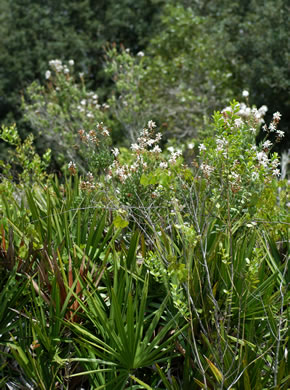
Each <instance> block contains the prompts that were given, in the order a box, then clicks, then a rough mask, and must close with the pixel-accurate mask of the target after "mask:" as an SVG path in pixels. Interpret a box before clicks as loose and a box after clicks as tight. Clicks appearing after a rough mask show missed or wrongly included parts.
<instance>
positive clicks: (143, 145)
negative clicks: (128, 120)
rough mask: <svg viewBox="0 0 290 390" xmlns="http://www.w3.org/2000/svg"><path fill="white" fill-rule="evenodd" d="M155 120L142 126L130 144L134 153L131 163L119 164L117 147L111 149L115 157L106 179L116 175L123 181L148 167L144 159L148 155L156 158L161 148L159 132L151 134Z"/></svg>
mask: <svg viewBox="0 0 290 390" xmlns="http://www.w3.org/2000/svg"><path fill="white" fill-rule="evenodd" d="M155 127H156V124H155V122H153V121H149V122H148V124H147V128H144V129H143V130H142V131H141V133H140V136H139V137H138V139H137V142H136V143H133V144H132V145H131V150H132V152H133V153H134V155H135V158H134V162H133V163H132V164H121V163H120V162H119V160H118V158H117V157H118V155H119V150H118V149H117V148H113V149H112V154H113V155H114V157H115V159H114V161H113V164H112V165H111V166H110V167H109V169H108V174H107V179H108V180H110V179H111V178H112V176H117V178H118V179H119V180H120V182H121V183H124V182H125V181H126V180H127V179H129V178H131V177H132V175H133V174H135V173H136V172H143V171H144V170H146V169H147V168H148V162H147V161H146V160H147V158H148V156H149V155H155V158H158V156H159V155H160V153H161V152H162V151H161V148H160V147H159V145H158V142H159V141H160V140H161V137H162V135H161V133H157V134H156V135H155V136H154V134H153V132H154V128H155Z"/></svg>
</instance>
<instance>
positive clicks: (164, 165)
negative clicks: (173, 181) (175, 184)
mask: <svg viewBox="0 0 290 390" xmlns="http://www.w3.org/2000/svg"><path fill="white" fill-rule="evenodd" d="M159 167H160V168H163V169H166V168H168V164H167V163H166V162H161V163H160V164H159Z"/></svg>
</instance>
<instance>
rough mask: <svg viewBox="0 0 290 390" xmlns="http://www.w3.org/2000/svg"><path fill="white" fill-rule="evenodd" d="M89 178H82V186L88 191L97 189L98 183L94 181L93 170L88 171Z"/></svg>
mask: <svg viewBox="0 0 290 390" xmlns="http://www.w3.org/2000/svg"><path fill="white" fill-rule="evenodd" d="M86 179H87V180H82V181H81V183H80V188H81V189H82V190H86V191H93V190H95V189H96V184H95V183H94V176H93V174H92V173H91V172H88V173H87V177H86Z"/></svg>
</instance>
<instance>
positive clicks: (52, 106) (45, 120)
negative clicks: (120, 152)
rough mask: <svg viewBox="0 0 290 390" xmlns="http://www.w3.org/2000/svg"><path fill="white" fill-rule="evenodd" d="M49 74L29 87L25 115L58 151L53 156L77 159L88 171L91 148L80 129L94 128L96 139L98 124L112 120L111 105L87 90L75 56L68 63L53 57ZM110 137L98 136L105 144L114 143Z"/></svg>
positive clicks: (63, 161)
mask: <svg viewBox="0 0 290 390" xmlns="http://www.w3.org/2000/svg"><path fill="white" fill-rule="evenodd" d="M45 78H46V84H45V85H40V84H39V83H38V82H37V81H35V82H33V83H32V84H31V85H30V86H29V87H28V88H27V90H26V93H25V96H24V98H23V101H22V108H23V110H24V113H25V119H26V120H27V121H28V122H29V123H30V125H31V127H32V128H33V129H34V130H35V131H36V132H37V133H38V134H39V135H41V140H42V141H43V142H44V143H45V144H47V145H49V146H50V147H51V149H52V150H53V151H54V155H53V158H54V159H55V160H56V161H57V163H58V164H60V165H63V164H64V163H65V162H66V161H67V160H72V161H76V162H77V164H78V167H79V169H80V170H81V171H82V172H85V171H86V170H87V160H88V157H89V155H88V148H87V146H86V145H85V144H84V143H83V142H81V141H82V138H81V137H80V135H79V133H78V132H79V131H81V132H83V134H84V133H88V134H90V132H91V134H92V136H91V140H92V142H94V141H96V139H95V138H94V137H95V135H94V134H95V133H96V124H97V123H101V122H102V121H104V120H105V119H106V123H108V119H107V111H108V109H109V106H108V105H107V104H106V103H103V104H101V103H100V102H99V97H98V95H97V94H96V93H95V92H93V91H88V90H87V88H86V84H85V79H84V74H82V73H80V74H78V75H75V72H74V61H73V60H69V61H68V62H67V63H63V62H62V61H60V60H58V59H56V60H51V61H49V70H47V71H46V72H45ZM97 130H99V129H97ZM97 132H98V131H97ZM80 134H81V135H82V133H80ZM109 140H110V137H105V142H103V141H104V140H100V139H99V138H98V141H101V142H99V145H101V146H104V144H106V143H110V141H109ZM90 158H91V157H90Z"/></svg>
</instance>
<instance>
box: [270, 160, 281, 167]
mask: <svg viewBox="0 0 290 390" xmlns="http://www.w3.org/2000/svg"><path fill="white" fill-rule="evenodd" d="M271 165H272V167H273V168H277V167H278V165H280V162H279V160H278V159H277V158H275V159H274V160H273V161H271Z"/></svg>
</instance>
